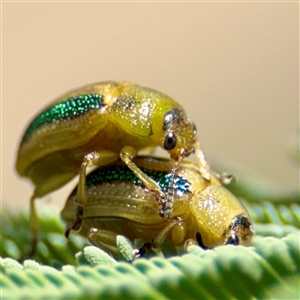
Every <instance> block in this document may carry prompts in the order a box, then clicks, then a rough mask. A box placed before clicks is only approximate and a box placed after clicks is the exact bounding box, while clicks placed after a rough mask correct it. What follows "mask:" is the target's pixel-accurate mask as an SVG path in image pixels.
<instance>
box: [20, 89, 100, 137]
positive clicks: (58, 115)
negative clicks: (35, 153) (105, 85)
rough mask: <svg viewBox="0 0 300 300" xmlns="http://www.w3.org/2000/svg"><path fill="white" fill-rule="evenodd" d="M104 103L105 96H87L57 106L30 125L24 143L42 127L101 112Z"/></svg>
mask: <svg viewBox="0 0 300 300" xmlns="http://www.w3.org/2000/svg"><path fill="white" fill-rule="evenodd" d="M102 102H103V95H99V94H85V95H79V96H77V97H74V98H70V99H67V100H66V101H64V102H60V103H57V104H55V105H53V106H52V107H50V108H47V109H46V110H44V111H43V112H42V113H41V114H40V115H38V116H37V117H36V118H35V119H34V120H33V121H32V122H31V123H30V125H29V126H28V128H27V130H26V131H25V134H24V136H23V140H22V142H25V141H26V140H27V139H28V138H29V137H30V136H31V134H32V133H33V132H34V131H35V130H36V129H37V128H39V127H40V126H42V125H44V124H48V123H54V122H56V123H57V122H60V121H62V120H63V121H65V120H71V119H74V118H78V117H80V116H82V115H83V114H85V113H86V112H88V111H90V110H99V109H101V108H102V107H103V106H104V104H103V103H102Z"/></svg>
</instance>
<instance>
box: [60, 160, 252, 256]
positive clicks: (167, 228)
mask: <svg viewBox="0 0 300 300" xmlns="http://www.w3.org/2000/svg"><path fill="white" fill-rule="evenodd" d="M134 163H135V164H136V165H137V166H138V167H139V169H140V170H142V172H144V174H146V176H149V177H150V178H151V179H153V180H154V181H156V182H157V184H158V185H159V187H160V188H161V190H162V192H163V193H166V192H167V190H168V187H169V184H170V180H171V179H170V178H171V174H170V172H171V170H172V167H173V162H172V161H171V160H168V159H161V158H154V157H137V158H136V159H135V160H134ZM174 177H175V178H174V181H173V189H174V193H173V197H174V199H173V216H172V218H170V219H167V218H165V219H162V218H160V217H159V216H158V215H157V201H156V196H155V194H154V193H151V192H149V191H148V189H147V188H146V187H145V185H144V184H143V183H142V181H141V180H140V179H139V178H138V177H137V176H136V175H135V174H134V173H133V172H132V171H131V170H130V169H129V168H128V167H127V166H126V165H125V164H124V163H123V162H120V161H118V162H115V163H113V164H111V165H109V166H105V167H100V168H98V169H96V170H94V171H93V172H92V173H90V174H89V175H88V176H87V178H86V179H87V180H86V193H87V202H86V203H85V205H84V206H81V205H79V204H78V202H77V187H76V188H75V189H74V190H73V192H72V193H71V195H70V197H69V198H68V200H67V202H66V204H65V207H64V209H63V210H62V212H61V217H62V219H63V220H64V221H65V222H66V223H67V230H66V236H67V237H68V236H69V234H70V232H71V231H72V230H77V231H78V230H79V233H80V234H81V235H83V236H87V237H88V239H89V241H90V242H91V243H92V244H93V245H96V246H98V247H100V248H102V249H104V250H106V251H108V252H110V253H112V254H114V255H118V249H117V246H116V236H117V235H124V236H125V237H127V238H128V239H129V240H130V241H131V242H134V240H136V239H142V240H144V241H145V244H144V246H143V247H141V248H140V249H139V250H138V251H137V253H136V254H137V256H139V255H143V254H144V252H145V251H146V248H149V247H150V246H151V247H153V248H154V249H156V251H157V252H159V249H160V246H161V245H162V243H163V242H164V240H165V239H167V240H168V241H169V242H171V243H172V244H173V245H175V246H182V245H184V244H185V243H186V242H187V241H189V242H191V241H194V242H197V243H198V244H199V245H200V246H201V247H202V248H204V249H205V248H213V247H216V246H218V245H223V244H233V245H248V244H249V243H250V240H251V237H252V236H253V234H254V230H253V227H252V222H251V219H250V216H249V214H248V212H247V211H246V209H245V208H244V206H243V205H242V204H241V203H240V201H239V200H238V199H237V198H236V197H235V196H234V195H233V194H232V193H230V192H229V191H228V190H227V189H226V188H225V187H224V186H223V185H222V182H221V181H220V180H219V179H218V178H217V177H215V176H212V177H211V180H210V181H207V180H205V179H204V178H203V176H202V175H201V172H200V171H199V167H198V165H197V164H195V163H191V162H188V161H183V162H182V163H181V164H180V166H179V167H178V169H177V172H176V174H175V175H174Z"/></svg>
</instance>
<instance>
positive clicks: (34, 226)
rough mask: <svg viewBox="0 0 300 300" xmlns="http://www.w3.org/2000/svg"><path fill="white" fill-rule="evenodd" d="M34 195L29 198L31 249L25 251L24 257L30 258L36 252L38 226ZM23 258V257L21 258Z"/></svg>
mask: <svg viewBox="0 0 300 300" xmlns="http://www.w3.org/2000/svg"><path fill="white" fill-rule="evenodd" d="M35 199H36V197H35V195H32V196H31V198H30V219H29V222H30V230H31V233H32V242H31V249H30V250H29V252H28V253H27V255H26V256H25V258H24V259H28V258H32V257H33V256H34V254H35V252H36V248H37V243H38V232H39V231H38V228H39V219H38V217H37V213H36V208H35ZM22 260H23V259H22Z"/></svg>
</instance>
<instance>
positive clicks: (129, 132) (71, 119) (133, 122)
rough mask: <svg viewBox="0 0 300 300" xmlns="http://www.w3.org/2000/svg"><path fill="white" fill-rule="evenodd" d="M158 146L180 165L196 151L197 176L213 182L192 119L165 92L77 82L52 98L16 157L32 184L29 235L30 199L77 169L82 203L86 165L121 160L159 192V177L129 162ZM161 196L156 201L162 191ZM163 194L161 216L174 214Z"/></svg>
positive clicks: (35, 228)
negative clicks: (148, 175)
mask: <svg viewBox="0 0 300 300" xmlns="http://www.w3.org/2000/svg"><path fill="white" fill-rule="evenodd" d="M156 146H160V147H161V148H163V149H165V150H166V151H168V152H169V154H170V156H171V158H173V159H175V160H176V161H177V162H179V161H181V160H182V158H184V157H186V156H188V155H189V154H190V153H192V152H195V154H196V157H197V159H198V164H199V168H200V170H201V174H202V176H203V177H204V178H206V179H207V180H209V179H210V170H209V167H208V164H207V163H206V160H205V157H204V154H203V152H202V150H201V147H200V144H199V142H198V141H197V140H196V128H195V125H194V123H193V122H191V121H190V120H189V119H188V117H187V116H186V113H185V111H184V109H183V108H182V107H181V106H180V105H179V104H178V103H177V102H176V101H174V100H173V99H171V98H170V97H168V96H167V95H165V94H163V93H161V92H158V91H156V90H153V89H150V88H146V87H142V86H139V85H136V84H133V83H129V82H113V81H109V82H100V83H95V84H91V85H87V86H84V87H81V88H79V89H76V90H73V91H70V92H69V93H66V94H64V95H62V96H61V97H59V98H58V99H56V100H55V101H54V102H53V103H51V104H50V105H49V106H48V107H46V108H45V109H44V110H42V111H41V112H40V113H39V114H38V115H37V116H36V117H35V118H34V119H33V120H32V122H31V123H30V124H29V126H28V127H27V129H26V130H25V132H24V135H23V138H22V139H21V143H20V146H19V151H18V155H17V161H16V170H17V172H18V173H19V175H20V176H23V177H28V178H29V179H31V181H32V182H33V184H34V185H35V190H34V193H33V195H32V197H31V201H30V208H31V227H32V232H33V235H34V240H36V237H37V231H38V222H37V217H36V212H35V206H34V200H35V199H36V198H39V197H43V196H45V195H46V194H48V193H50V192H52V191H54V190H56V189H58V188H60V187H62V186H63V185H65V184H66V183H67V182H69V181H70V180H71V179H72V178H74V177H75V176H76V175H78V174H79V188H78V191H77V193H78V194H77V201H78V202H79V203H80V204H81V205H84V204H85V203H86V201H87V199H86V196H85V176H86V168H87V167H88V166H102V165H107V164H109V163H111V162H113V161H116V160H118V159H119V158H120V157H121V159H122V160H123V161H124V162H125V163H126V165H127V166H128V167H129V168H130V169H131V170H132V171H133V172H134V173H135V174H136V175H137V176H138V177H139V178H140V179H141V180H142V181H143V183H144V185H145V186H146V187H147V188H148V189H149V190H151V191H155V192H156V193H157V194H159V193H160V192H161V191H160V188H159V186H158V185H157V184H156V182H155V181H153V180H151V179H150V178H148V177H147V176H144V174H143V172H141V170H140V169H139V168H138V167H137V166H136V165H135V164H134V163H133V162H132V160H133V158H134V157H135V156H136V154H137V152H138V151H139V150H141V149H144V148H147V147H156ZM177 166H178V163H177V164H175V165H174V168H173V171H172V172H173V173H174V170H175V169H176V168H177ZM169 194H170V192H169ZM160 196H161V197H157V199H162V197H163V196H164V195H162V194H161V195H160ZM167 198H168V199H167V200H161V201H162V205H161V206H162V210H161V211H160V214H161V216H162V217H164V216H167V217H170V216H171V214H172V209H171V208H170V207H171V205H168V202H170V201H171V199H172V195H168V194H167ZM34 243H35V241H34ZM33 248H34V246H33Z"/></svg>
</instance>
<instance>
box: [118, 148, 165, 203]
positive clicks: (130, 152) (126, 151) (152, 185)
mask: <svg viewBox="0 0 300 300" xmlns="http://www.w3.org/2000/svg"><path fill="white" fill-rule="evenodd" d="M136 155H137V151H136V150H135V149H134V148H132V147H131V146H126V147H123V148H122V150H121V152H120V157H121V159H122V160H123V161H124V162H125V164H126V165H127V166H128V168H129V169H130V170H131V171H132V172H133V173H134V174H135V175H136V176H137V177H138V178H139V179H140V180H141V181H142V182H143V184H144V185H145V187H146V188H147V189H148V190H149V191H151V192H153V193H155V194H156V199H157V200H158V203H159V205H161V206H162V207H164V203H165V198H166V195H165V194H164V193H163V191H162V190H161V189H160V187H159V185H158V184H157V183H156V182H155V181H154V180H153V179H151V178H150V177H149V176H147V175H146V174H145V173H144V172H143V171H141V169H140V168H139V167H138V166H137V165H136V164H135V163H134V162H133V159H134V158H135V156H136Z"/></svg>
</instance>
